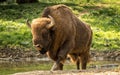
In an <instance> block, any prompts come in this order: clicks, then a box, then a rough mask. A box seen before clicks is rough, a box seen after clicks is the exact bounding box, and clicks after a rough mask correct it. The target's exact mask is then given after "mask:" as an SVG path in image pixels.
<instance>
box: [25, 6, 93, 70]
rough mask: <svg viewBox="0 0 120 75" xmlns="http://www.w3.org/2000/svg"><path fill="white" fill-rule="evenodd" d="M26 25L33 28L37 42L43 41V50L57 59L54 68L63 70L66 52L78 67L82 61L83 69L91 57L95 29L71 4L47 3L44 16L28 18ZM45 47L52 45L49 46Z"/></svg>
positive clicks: (41, 42)
mask: <svg viewBox="0 0 120 75" xmlns="http://www.w3.org/2000/svg"><path fill="white" fill-rule="evenodd" d="M27 25H28V26H29V27H30V28H31V31H32V36H33V39H35V40H37V44H39V45H41V44H42V47H41V48H42V49H41V51H40V53H41V54H45V53H47V55H48V57H50V58H51V59H52V60H53V61H54V62H55V63H54V65H53V67H52V69H51V70H63V64H64V62H65V60H66V58H67V56H68V57H69V58H70V59H71V61H73V62H74V63H75V64H76V66H77V69H80V67H79V64H80V63H81V69H86V66H87V62H88V61H89V58H90V53H89V51H90V46H91V42H92V30H91V28H90V26H88V25H87V24H85V23H84V22H82V21H80V20H79V19H78V18H77V17H76V16H75V15H74V14H73V13H72V11H71V9H70V8H69V7H67V6H66V5H54V6H50V7H47V8H45V9H44V11H43V14H42V17H41V18H37V19H34V20H33V21H32V24H29V23H28V22H27ZM51 31H52V32H51ZM42 36H43V37H42ZM38 37H39V38H38ZM36 38H37V39H36ZM38 40H40V42H38ZM46 40H48V41H46ZM50 40H51V41H50ZM43 42H44V43H43ZM48 42H49V43H51V45H49V43H48ZM48 45H49V46H48ZM43 47H44V48H43ZM46 47H49V48H47V50H46Z"/></svg>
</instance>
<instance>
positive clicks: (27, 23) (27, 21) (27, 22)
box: [26, 19, 31, 28]
mask: <svg viewBox="0 0 120 75" xmlns="http://www.w3.org/2000/svg"><path fill="white" fill-rule="evenodd" d="M26 25H27V26H28V27H30V28H31V25H30V23H29V19H27V20H26Z"/></svg>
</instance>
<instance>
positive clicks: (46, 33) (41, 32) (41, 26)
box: [27, 16, 54, 54]
mask: <svg viewBox="0 0 120 75" xmlns="http://www.w3.org/2000/svg"><path fill="white" fill-rule="evenodd" d="M27 25H28V26H29V27H30V28H31V32H32V36H33V39H32V41H33V46H34V47H35V48H36V49H37V50H39V51H40V53H41V54H45V53H46V52H47V50H48V49H49V47H50V45H51V42H52V37H51V29H52V28H53V27H54V19H53V18H52V17H51V16H49V18H37V19H34V20H33V21H32V23H31V24H30V23H29V22H28V20H27Z"/></svg>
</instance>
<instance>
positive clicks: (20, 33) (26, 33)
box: [0, 0, 120, 50]
mask: <svg viewBox="0 0 120 75" xmlns="http://www.w3.org/2000/svg"><path fill="white" fill-rule="evenodd" d="M81 2H83V3H81ZM59 3H62V4H66V5H68V6H69V7H71V8H72V10H73V12H74V14H76V15H77V16H78V18H80V19H81V20H83V21H85V22H87V23H88V24H89V25H90V26H91V27H92V30H93V43H92V48H91V49H92V50H119V49H120V6H119V1H117V0H112V1H109V0H101V1H95V0H93V1H90V3H86V2H84V1H83V0H81V1H79V0H78V1H76V3H74V1H69V0H66V1H63V2H60V1H56V2H54V1H53V3H52V2H50V0H48V1H47V2H46V3H45V2H39V3H31V4H21V5H17V4H10V5H4V4H2V5H0V15H1V16H0V47H6V46H10V47H14V46H20V47H24V48H31V47H32V41H31V39H32V35H31V32H30V29H29V28H28V27H27V26H26V25H25V21H26V19H30V20H32V19H34V18H37V17H40V15H41V13H42V11H43V9H44V8H45V7H47V6H51V5H55V4H59ZM81 14H83V15H81Z"/></svg>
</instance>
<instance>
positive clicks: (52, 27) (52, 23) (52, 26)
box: [46, 15, 55, 29]
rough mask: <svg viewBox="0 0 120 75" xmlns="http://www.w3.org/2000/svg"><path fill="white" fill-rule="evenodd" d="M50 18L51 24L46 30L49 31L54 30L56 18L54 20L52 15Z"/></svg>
mask: <svg viewBox="0 0 120 75" xmlns="http://www.w3.org/2000/svg"><path fill="white" fill-rule="evenodd" d="M48 17H49V18H50V20H51V22H50V24H48V25H47V26H46V28H47V29H54V26H55V21H54V18H53V17H52V16H50V15H48Z"/></svg>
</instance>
